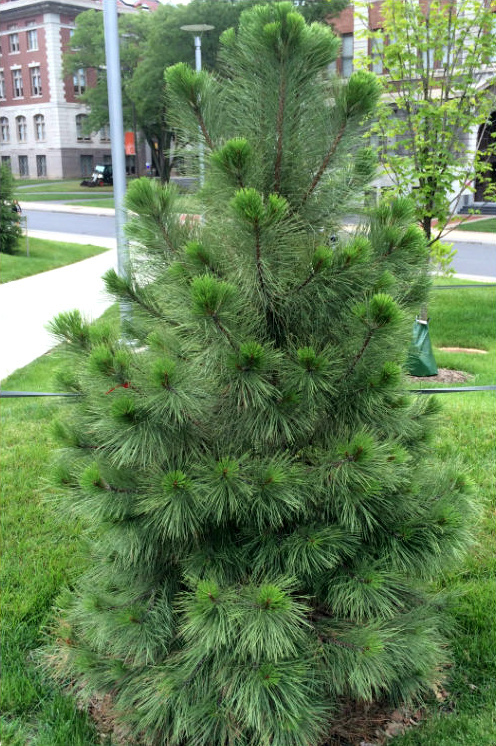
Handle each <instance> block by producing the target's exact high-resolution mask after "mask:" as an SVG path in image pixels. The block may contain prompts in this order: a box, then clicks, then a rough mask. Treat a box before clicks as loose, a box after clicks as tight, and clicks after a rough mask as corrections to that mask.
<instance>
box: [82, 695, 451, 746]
mask: <svg viewBox="0 0 496 746" xmlns="http://www.w3.org/2000/svg"><path fill="white" fill-rule="evenodd" d="M433 693H434V695H435V698H436V699H437V700H438V702H440V703H446V702H448V703H449V693H448V692H447V691H446V690H445V689H444V688H443V686H442V684H441V682H438V683H437V685H436V686H435V687H434V688H433ZM88 709H89V715H90V717H91V719H92V720H93V722H94V723H95V725H96V728H97V730H98V734H99V736H100V740H101V743H107V739H108V737H109V736H110V737H111V738H112V743H113V744H115V745H116V746H139V744H140V743H142V742H141V741H139V740H138V741H137V740H135V739H134V738H132V736H131V734H130V732H129V730H128V729H127V728H126V727H125V726H122V725H119V724H118V723H117V722H116V717H115V712H114V708H113V700H112V697H111V695H109V694H106V695H104V696H99V695H96V696H94V697H93V698H92V700H91V702H90V705H89V708H88ZM448 709H451V708H448ZM426 717H427V710H426V709H425V708H424V707H420V706H418V707H410V708H409V707H405V706H399V707H396V708H393V707H392V706H391V705H388V704H386V703H384V702H372V703H365V702H352V701H349V700H345V699H343V700H342V701H341V703H340V706H339V710H338V712H337V713H336V715H335V716H334V718H333V720H332V732H331V733H330V734H329V736H328V738H327V740H326V741H325V743H324V744H321V746H385V745H386V744H390V743H391V739H392V738H394V737H395V736H400V735H402V734H403V733H405V732H406V731H407V730H409V729H410V728H416V727H417V726H419V725H420V724H421V722H422V720H424V719H425V718H426Z"/></svg>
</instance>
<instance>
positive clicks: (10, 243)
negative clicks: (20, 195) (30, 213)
mask: <svg viewBox="0 0 496 746" xmlns="http://www.w3.org/2000/svg"><path fill="white" fill-rule="evenodd" d="M15 204H16V202H15V183H14V177H13V176H12V172H11V170H10V168H9V167H8V166H7V165H5V164H3V163H2V164H1V165H0V226H1V227H0V252H1V253H3V254H15V252H16V249H17V247H18V246H19V240H20V238H21V235H22V231H21V225H20V221H19V213H18V212H17V211H16V210H15V209H14V207H15Z"/></svg>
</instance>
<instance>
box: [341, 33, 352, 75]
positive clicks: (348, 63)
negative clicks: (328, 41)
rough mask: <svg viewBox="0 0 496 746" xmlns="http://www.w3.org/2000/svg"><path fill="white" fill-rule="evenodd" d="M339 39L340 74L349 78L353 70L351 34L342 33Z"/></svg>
mask: <svg viewBox="0 0 496 746" xmlns="http://www.w3.org/2000/svg"><path fill="white" fill-rule="evenodd" d="M341 41H342V43H343V47H342V50H341V74H342V75H343V77H344V78H349V77H350V75H351V73H352V72H353V34H343V36H342V37H341Z"/></svg>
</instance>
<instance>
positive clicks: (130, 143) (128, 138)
mask: <svg viewBox="0 0 496 746" xmlns="http://www.w3.org/2000/svg"><path fill="white" fill-rule="evenodd" d="M124 151H125V153H126V155H136V148H135V147H134V132H124Z"/></svg>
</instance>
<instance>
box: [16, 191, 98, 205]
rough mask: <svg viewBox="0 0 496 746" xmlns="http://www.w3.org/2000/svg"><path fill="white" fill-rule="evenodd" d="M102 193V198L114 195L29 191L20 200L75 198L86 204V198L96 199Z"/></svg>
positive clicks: (65, 200)
mask: <svg viewBox="0 0 496 746" xmlns="http://www.w3.org/2000/svg"><path fill="white" fill-rule="evenodd" d="M99 194H101V197H100V199H106V200H111V199H112V196H111V193H110V194H109V192H97V193H96V194H95V193H94V192H93V191H91V192H48V193H47V194H42V193H38V194H37V193H36V192H27V193H23V194H21V196H20V201H21V202H22V203H23V204H24V203H30V202H73V201H75V200H78V201H82V202H84V204H86V200H96V199H97V195H99Z"/></svg>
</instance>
